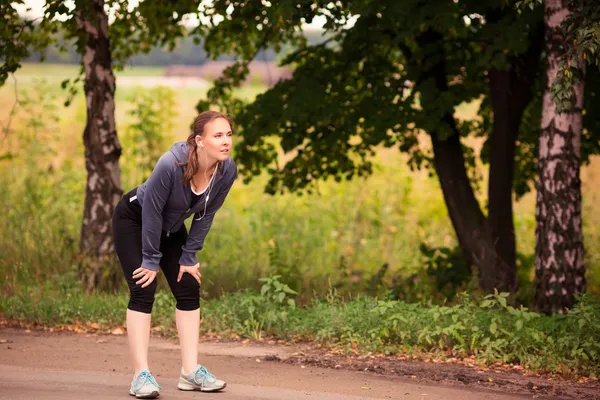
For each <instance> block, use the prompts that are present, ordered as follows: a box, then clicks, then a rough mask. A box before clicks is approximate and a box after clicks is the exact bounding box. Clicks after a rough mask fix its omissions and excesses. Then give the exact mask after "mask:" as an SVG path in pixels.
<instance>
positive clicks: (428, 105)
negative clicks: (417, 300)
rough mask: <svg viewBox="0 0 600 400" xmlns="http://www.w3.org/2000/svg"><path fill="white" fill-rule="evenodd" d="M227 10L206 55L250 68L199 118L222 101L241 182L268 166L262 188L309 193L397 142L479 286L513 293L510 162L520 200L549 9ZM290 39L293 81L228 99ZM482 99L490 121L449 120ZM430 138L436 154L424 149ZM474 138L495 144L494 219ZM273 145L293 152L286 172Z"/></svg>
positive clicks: (415, 5) (232, 73) (436, 5)
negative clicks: (430, 192) (432, 186)
mask: <svg viewBox="0 0 600 400" xmlns="http://www.w3.org/2000/svg"><path fill="white" fill-rule="evenodd" d="M231 6H232V3H231V2H229V1H216V2H215V3H214V6H213V7H214V9H213V12H214V13H217V14H222V15H227V17H226V18H225V21H223V22H222V23H220V24H219V25H217V26H216V27H214V28H212V29H210V31H209V32H208V33H207V41H206V48H207V51H208V52H209V54H211V55H212V56H213V57H215V56H217V55H219V54H221V53H223V52H226V51H229V50H231V49H233V48H235V50H236V51H237V52H238V54H240V56H241V57H242V59H243V61H242V62H241V63H240V64H239V65H238V68H236V67H232V68H231V69H230V70H229V74H228V77H225V78H224V79H222V80H219V81H217V82H216V84H215V87H214V88H213V89H212V90H210V91H209V96H208V100H207V101H203V102H200V103H199V105H198V109H199V110H201V109H206V108H207V107H209V105H210V104H218V105H219V106H221V107H224V108H227V110H228V111H229V112H230V113H233V114H234V115H235V116H236V119H237V120H238V122H239V126H240V130H241V131H242V135H243V142H242V143H240V145H239V147H238V149H237V153H236V154H237V156H238V159H240V161H241V164H242V165H241V166H240V171H241V172H242V173H244V174H245V176H246V179H247V180H249V179H251V176H252V175H257V174H259V173H260V172H261V170H262V169H264V168H265V166H266V168H267V169H268V171H269V173H270V174H271V180H270V181H269V183H268V186H267V188H266V190H267V191H268V192H270V193H275V192H278V191H282V190H290V191H302V190H309V191H310V190H311V187H312V185H314V183H315V182H316V181H317V180H320V179H327V178H328V177H333V178H334V179H336V180H341V179H351V178H352V177H354V176H357V175H367V174H369V173H370V172H371V162H370V160H369V157H370V156H372V155H373V154H374V152H375V148H376V146H381V145H383V146H387V147H392V146H397V147H398V148H399V149H400V150H402V151H404V152H407V153H409V154H410V161H409V164H410V165H411V167H414V168H420V167H424V166H431V167H433V168H434V169H435V171H436V173H437V176H438V178H439V180H440V184H441V187H442V191H443V194H444V199H445V202H446V206H447V208H448V212H449V215H450V218H451V220H452V224H453V226H454V229H455V231H456V235H457V238H458V242H459V244H460V246H461V247H462V249H463V251H464V254H465V257H466V259H467V260H468V261H469V263H470V264H471V265H474V266H477V267H478V270H479V279H480V286H481V287H482V288H483V289H484V290H485V291H488V292H489V291H493V290H494V289H495V288H497V289H499V290H503V291H511V292H512V291H515V290H516V289H517V285H518V283H517V278H516V261H515V253H516V252H515V239H514V227H513V212H512V194H513V186H515V183H514V181H515V176H514V169H515V163H516V162H519V163H523V164H526V165H527V166H528V167H527V168H523V169H521V168H519V171H520V172H523V173H519V174H518V176H517V177H516V178H518V179H516V180H517V185H516V187H517V189H518V191H517V194H518V195H520V194H523V193H524V192H525V191H527V190H528V185H527V182H528V181H529V180H530V179H531V177H532V175H533V174H532V173H530V171H531V160H530V158H528V157H527V156H526V155H529V153H526V152H529V151H530V148H529V147H527V146H524V148H516V147H515V144H516V139H517V136H518V134H519V129H520V126H521V122H522V120H523V116H524V114H525V111H526V109H527V107H528V106H529V105H530V103H531V99H532V97H533V93H532V88H534V87H535V85H534V83H535V81H536V78H537V77H538V74H539V59H540V52H541V48H542V43H543V25H542V15H541V13H539V12H531V13H527V14H526V15H524V16H522V17H521V18H518V17H517V13H516V12H515V11H514V9H513V8H512V6H509V5H506V4H505V2H504V1H494V2H477V1H464V2H463V1H460V2H446V1H434V2H427V3H423V2H420V1H416V0H414V1H404V2H396V1H392V0H389V1H386V0H373V1H362V2H351V1H346V2H336V3H335V4H333V3H329V2H319V1H317V2H312V1H299V2H297V4H296V6H294V5H290V4H279V5H275V4H273V5H270V6H269V5H262V4H257V3H251V4H250V3H240V4H236V5H235V6H233V7H231ZM228 7H229V8H230V9H229V10H227V9H228ZM231 8H232V9H231ZM316 16H321V17H324V18H325V19H326V21H327V22H326V24H325V30H326V33H327V34H328V35H329V36H330V38H329V39H328V40H327V41H325V42H323V43H321V44H318V45H308V44H306V43H304V42H302V40H301V38H300V37H299V36H300V34H299V31H300V24H301V23H302V22H304V21H306V22H310V21H311V20H312V19H313V18H314V17H316ZM348 21H355V22H354V23H353V24H351V25H348V23H347V22H348ZM294 40H296V43H297V44H298V45H299V48H298V50H296V51H293V52H292V53H291V54H289V55H288V57H287V58H286V59H285V60H284V61H283V64H294V65H295V66H296V70H295V72H294V75H293V78H292V79H291V80H289V81H284V82H280V83H279V84H277V85H276V86H275V87H274V88H272V89H270V90H269V91H267V92H266V93H264V94H262V95H260V96H258V97H257V98H256V100H255V101H254V102H253V103H250V104H247V105H246V104H244V103H243V102H241V101H240V100H239V99H235V98H233V96H232V95H231V88H232V87H233V86H235V84H236V83H238V82H239V81H240V80H241V79H242V78H243V76H244V75H245V73H246V72H247V69H246V65H247V62H248V61H249V60H250V59H251V58H252V57H253V56H254V54H256V52H257V51H258V50H259V49H260V48H261V47H263V46H266V45H271V46H274V45H281V44H283V43H288V42H291V41H294ZM480 98H483V102H482V106H481V109H480V113H479V117H480V118H481V119H482V121H478V120H477V119H474V120H472V121H459V120H457V119H455V118H454V108H455V107H457V106H458V105H459V104H461V103H462V102H470V101H474V100H476V99H480ZM531 115H532V113H527V115H526V118H534V117H532V116H531ZM423 131H424V132H427V133H428V134H429V137H430V138H431V144H432V149H433V155H430V154H427V153H424V152H423V151H422V150H421V149H420V147H419V142H418V135H419V133H421V132H423ZM472 133H474V134H475V135H479V136H483V137H486V138H487V141H486V146H485V147H484V150H483V152H482V157H483V159H484V161H488V162H489V163H490V176H489V191H488V202H489V205H488V212H487V216H486V215H485V210H482V209H481V207H480V205H479V203H478V201H477V199H476V197H475V194H474V190H473V186H472V185H473V184H474V183H476V182H472V181H471V180H470V178H469V176H470V175H473V173H472V172H473V166H474V160H475V154H474V152H473V150H472V149H470V148H468V147H466V146H465V145H464V144H463V143H462V141H461V139H463V138H465V137H467V136H469V135H471V134H472ZM269 136H275V137H277V138H279V139H280V141H281V146H282V149H283V151H284V152H286V153H291V154H292V155H294V157H293V158H292V159H291V160H290V161H289V162H287V163H286V164H285V165H284V166H282V167H279V166H278V165H277V164H276V160H277V157H276V156H277V153H276V149H275V147H274V146H273V145H272V144H271V142H270V141H268V140H267V138H268V137H269ZM518 166H519V167H521V165H520V164H519V165H518Z"/></svg>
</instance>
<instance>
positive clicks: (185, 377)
mask: <svg viewBox="0 0 600 400" xmlns="http://www.w3.org/2000/svg"><path fill="white" fill-rule="evenodd" d="M225 386H227V383H225V382H223V381H221V380H219V379H217V378H216V377H215V376H214V375H213V374H211V373H210V372H208V371H207V370H206V368H204V367H203V366H202V365H200V364H198V367H197V368H196V370H195V371H192V372H190V373H189V374H186V373H185V371H184V370H183V367H182V368H181V373H180V374H179V384H177V387H178V388H179V390H198V391H200V392H217V391H219V390H221V389H224V388H225Z"/></svg>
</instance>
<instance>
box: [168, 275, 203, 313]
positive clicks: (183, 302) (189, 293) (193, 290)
mask: <svg viewBox="0 0 600 400" xmlns="http://www.w3.org/2000/svg"><path fill="white" fill-rule="evenodd" d="M173 295H174V296H175V300H176V301H177V305H176V307H177V309H178V310H182V311H193V310H197V309H198V308H200V284H199V283H198V281H197V280H196V279H195V278H194V277H192V276H191V275H189V274H184V275H183V277H182V278H181V280H180V281H179V282H177V283H175V287H174V288H173Z"/></svg>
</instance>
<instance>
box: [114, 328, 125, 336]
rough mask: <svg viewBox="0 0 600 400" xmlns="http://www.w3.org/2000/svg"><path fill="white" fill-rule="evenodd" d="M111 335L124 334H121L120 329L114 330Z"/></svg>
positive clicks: (121, 330)
mask: <svg viewBox="0 0 600 400" xmlns="http://www.w3.org/2000/svg"><path fill="white" fill-rule="evenodd" d="M111 333H112V334H113V335H122V334H123V333H125V332H123V329H121V328H115V329H114V330H113V331H112V332H111Z"/></svg>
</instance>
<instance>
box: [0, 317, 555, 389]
mask: <svg viewBox="0 0 600 400" xmlns="http://www.w3.org/2000/svg"><path fill="white" fill-rule="evenodd" d="M294 350H295V349H293V348H291V347H286V346H256V345H243V344H240V343H202V344H201V350H200V360H201V362H202V363H203V364H204V365H206V366H207V367H209V369H210V370H211V371H212V372H214V373H215V374H216V375H217V376H219V377H222V379H225V380H227V382H228V387H227V389H226V390H225V392H223V393H219V394H206V393H188V392H180V391H178V390H177V389H176V387H175V384H176V382H177V376H178V371H179V365H180V364H179V349H178V346H177V345H176V342H175V341H170V340H165V339H159V338H154V337H153V338H152V340H151V349H150V362H151V366H152V371H153V373H154V375H155V376H156V378H157V380H158V382H159V383H160V384H161V385H162V386H163V391H162V392H161V398H162V399H190V398H200V397H201V398H203V399H204V398H206V399H213V398H214V399H219V400H230V399H231V400H233V399H235V400H237V399H265V400H271V399H273V400H276V399H287V400H295V399H324V400H356V399H444V400H458V399H461V400H462V399H464V400H470V399H486V400H496V399H531V398H537V399H543V398H546V399H550V398H560V397H542V396H539V397H538V396H537V395H536V396H532V394H527V393H523V392H522V393H514V392H513V393H506V391H504V390H502V389H500V390H488V389H482V388H477V387H464V386H463V387H461V386H458V385H447V384H439V383H435V384H432V383H427V382H416V381H415V380H414V379H410V378H403V377H398V376H382V375H377V374H373V373H371V372H359V371H349V370H344V369H337V370H336V369H327V368H319V367H314V366H310V365H308V366H307V365H304V364H298V363H296V362H297V361H298V360H297V359H296V361H295V362H278V361H266V360H267V359H282V360H292V359H294V357H291V356H292V352H293V351H294ZM127 351H128V350H127V339H126V337H125V336H115V335H106V336H94V335H84V334H69V333H46V332H38V331H32V332H29V331H25V330H21V329H12V328H8V329H0V399H11V400H17V399H34V398H35V399H44V400H48V399H66V400H69V399H81V398H86V399H128V398H129V396H128V395H127V388H128V386H129V383H130V380H131V372H132V371H131V368H130V366H129V358H128V353H127Z"/></svg>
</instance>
